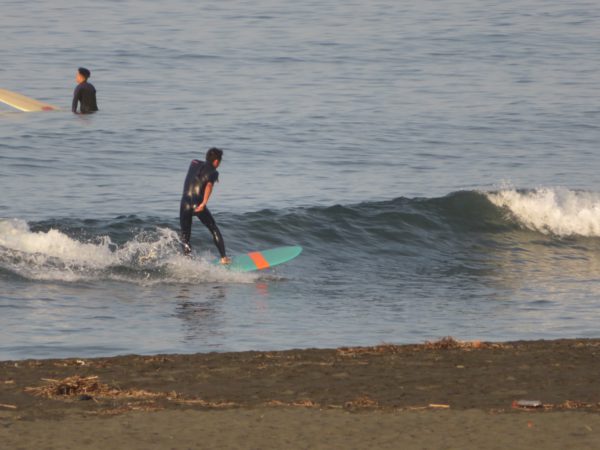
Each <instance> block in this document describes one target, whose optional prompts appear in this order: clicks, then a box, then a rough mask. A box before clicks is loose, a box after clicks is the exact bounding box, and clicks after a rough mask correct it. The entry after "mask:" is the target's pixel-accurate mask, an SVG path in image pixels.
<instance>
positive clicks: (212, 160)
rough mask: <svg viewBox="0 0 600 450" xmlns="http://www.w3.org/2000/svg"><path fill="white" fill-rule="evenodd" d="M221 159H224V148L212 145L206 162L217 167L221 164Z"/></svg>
mask: <svg viewBox="0 0 600 450" xmlns="http://www.w3.org/2000/svg"><path fill="white" fill-rule="evenodd" d="M221 159H223V150H221V149H220V148H216V147H212V148H211V149H209V150H208V151H207V152H206V162H207V163H209V164H210V165H212V166H213V167H214V168H215V169H216V168H217V167H219V164H221Z"/></svg>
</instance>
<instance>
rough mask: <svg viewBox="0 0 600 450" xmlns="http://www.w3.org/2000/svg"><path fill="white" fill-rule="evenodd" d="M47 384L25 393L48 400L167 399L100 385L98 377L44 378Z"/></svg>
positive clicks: (154, 394)
mask: <svg viewBox="0 0 600 450" xmlns="http://www.w3.org/2000/svg"><path fill="white" fill-rule="evenodd" d="M42 381H45V382H46V383H47V384H46V385H44V386H39V387H26V388H25V392H27V393H29V394H32V395H35V396H38V397H46V398H60V397H78V396H82V395H88V396H91V397H110V398H115V397H127V398H156V397H166V395H167V394H165V393H156V392H150V391H145V390H142V389H127V390H122V389H119V388H114V387H111V386H109V385H107V384H104V383H100V381H99V380H98V377H97V376H89V377H81V376H79V375H75V376H72V377H67V378H63V379H62V380H55V379H52V378H42Z"/></svg>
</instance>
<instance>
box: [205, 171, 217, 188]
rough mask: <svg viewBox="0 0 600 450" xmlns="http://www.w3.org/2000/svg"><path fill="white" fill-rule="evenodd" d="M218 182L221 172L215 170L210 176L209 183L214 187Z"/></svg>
mask: <svg viewBox="0 0 600 450" xmlns="http://www.w3.org/2000/svg"><path fill="white" fill-rule="evenodd" d="M217 181H219V172H217V171H216V170H215V171H214V172H213V173H211V174H210V175H209V176H208V182H209V183H212V184H213V185H214V184H215V183H216V182H217Z"/></svg>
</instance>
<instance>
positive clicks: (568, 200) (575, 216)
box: [486, 188, 600, 237]
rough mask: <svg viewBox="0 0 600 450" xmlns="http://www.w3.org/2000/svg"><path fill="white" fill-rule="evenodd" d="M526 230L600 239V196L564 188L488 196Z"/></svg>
mask: <svg viewBox="0 0 600 450" xmlns="http://www.w3.org/2000/svg"><path fill="white" fill-rule="evenodd" d="M486 196H487V197H488V199H489V200H490V201H491V202H492V203H493V204H494V205H496V206H497V207H499V208H505V209H507V210H508V211H509V212H510V214H511V215H512V216H513V217H514V218H515V219H516V220H517V221H518V222H519V223H520V224H522V225H523V226H525V227H526V228H529V229H531V230H534V231H538V232H540V233H544V234H554V235H557V236H562V237H566V236H574V235H576V236H585V237H594V236H600V194H598V193H595V192H584V191H574V190H569V189H564V188H541V189H535V190H531V191H519V190H516V189H506V190H501V191H498V192H495V193H487V194H486Z"/></svg>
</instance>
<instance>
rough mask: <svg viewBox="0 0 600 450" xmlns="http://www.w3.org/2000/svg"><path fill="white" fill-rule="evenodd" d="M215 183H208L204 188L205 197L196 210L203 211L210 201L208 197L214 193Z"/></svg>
mask: <svg viewBox="0 0 600 450" xmlns="http://www.w3.org/2000/svg"><path fill="white" fill-rule="evenodd" d="M212 190H213V184H212V183H206V187H205V188H204V198H203V199H202V203H200V204H199V205H198V206H197V207H196V209H195V210H194V212H202V211H203V210H204V208H205V207H206V204H207V203H208V199H209V198H210V194H212Z"/></svg>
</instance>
